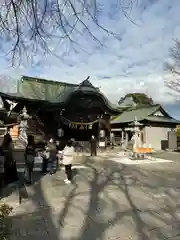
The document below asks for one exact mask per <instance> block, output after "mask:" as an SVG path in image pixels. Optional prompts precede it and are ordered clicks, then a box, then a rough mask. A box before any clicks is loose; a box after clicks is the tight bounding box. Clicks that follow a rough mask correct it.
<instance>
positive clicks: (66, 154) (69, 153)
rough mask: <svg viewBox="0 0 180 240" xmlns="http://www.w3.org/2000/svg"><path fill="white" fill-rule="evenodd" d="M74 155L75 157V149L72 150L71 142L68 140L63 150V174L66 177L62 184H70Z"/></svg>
mask: <svg viewBox="0 0 180 240" xmlns="http://www.w3.org/2000/svg"><path fill="white" fill-rule="evenodd" d="M74 155H75V149H74V145H73V141H72V140H69V141H68V142H67V145H66V146H65V148H64V150H63V164H64V167H65V173H66V177H67V178H66V179H65V180H64V182H65V183H66V184H69V183H71V182H72V163H73V160H74Z"/></svg>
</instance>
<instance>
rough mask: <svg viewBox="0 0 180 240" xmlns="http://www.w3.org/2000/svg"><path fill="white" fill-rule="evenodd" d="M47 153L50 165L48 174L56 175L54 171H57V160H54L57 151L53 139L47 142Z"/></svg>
mask: <svg viewBox="0 0 180 240" xmlns="http://www.w3.org/2000/svg"><path fill="white" fill-rule="evenodd" d="M47 151H49V162H50V164H51V167H50V174H54V173H56V170H57V158H56V157H57V156H56V155H57V150H56V144H55V142H54V140H53V138H51V139H50V140H49V143H48V146H47Z"/></svg>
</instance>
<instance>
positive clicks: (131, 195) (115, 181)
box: [11, 158, 180, 240]
mask: <svg viewBox="0 0 180 240" xmlns="http://www.w3.org/2000/svg"><path fill="white" fill-rule="evenodd" d="M84 162H86V163H85V165H86V166H87V168H86V169H78V171H77V175H76V176H75V179H74V184H73V185H72V186H64V184H63V182H62V181H61V179H59V178H57V179H56V178H54V180H53V181H52V182H53V184H54V185H53V186H54V187H55V186H56V187H58V188H55V191H59V193H58V194H59V195H58V197H56V201H55V203H56V204H55V206H54V207H52V205H51V204H50V203H49V202H48V200H47V196H45V191H44V188H43V186H42V181H37V182H36V183H35V184H34V186H33V191H34V195H32V196H31V201H32V202H33V204H34V206H35V207H36V211H34V212H31V213H29V214H21V215H18V216H13V217H12V219H11V220H12V223H13V225H12V239H13V240H16V239H19V240H21V238H22V237H23V239H34V240H35V239H40V237H43V238H44V240H50V239H52V240H59V239H61V240H63V239H71V240H90V239H91V240H92V239H93V240H95V239H98V240H106V239H110V238H111V239H118V238H119V239H135V240H148V239H149V240H150V239H152V240H156V239H171V240H172V239H174V240H175V239H180V235H179V234H180V231H179V229H180V221H179V219H180V218H179V215H178V212H179V213H180V200H179V196H180V195H179V193H180V187H179V184H178V183H179V181H180V175H179V172H178V170H177V171H174V172H168V173H167V172H164V171H163V169H162V170H156V169H154V170H152V169H151V170H148V169H143V168H142V167H141V168H139V167H138V166H127V167H126V166H124V165H122V164H118V163H115V162H112V161H108V160H106V162H104V163H100V162H99V163H95V162H94V161H91V160H90V159H89V158H87V159H86V161H84ZM82 186H84V187H82ZM51 190H53V189H51ZM54 194H55V193H54ZM51 198H53V195H52V196H51ZM49 199H50V198H49ZM85 199H86V200H85ZM17 229H19V230H17ZM128 237H129V238H128ZM130 237H131V238H130Z"/></svg>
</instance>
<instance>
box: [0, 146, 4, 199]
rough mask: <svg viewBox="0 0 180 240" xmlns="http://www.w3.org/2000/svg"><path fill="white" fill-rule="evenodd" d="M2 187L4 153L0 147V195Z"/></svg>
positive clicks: (0, 194)
mask: <svg viewBox="0 0 180 240" xmlns="http://www.w3.org/2000/svg"><path fill="white" fill-rule="evenodd" d="M3 187H4V154H3V151H2V147H0V197H2V191H3Z"/></svg>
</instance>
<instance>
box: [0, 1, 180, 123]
mask: <svg viewBox="0 0 180 240" xmlns="http://www.w3.org/2000/svg"><path fill="white" fill-rule="evenodd" d="M128 1H129V0H124V1H123V2H124V4H128ZM98 2H99V4H100V3H101V11H100V12H99V13H98V18H99V21H100V23H101V25H102V26H104V27H105V28H107V29H108V30H109V31H112V32H114V33H117V36H118V37H114V36H112V35H108V34H106V33H105V32H103V31H102V30H101V29H99V28H98V27H97V26H95V25H94V24H92V23H91V21H89V20H88V19H87V18H85V19H84V21H85V22H86V24H87V26H88V28H89V29H90V30H91V32H92V33H93V34H94V35H95V36H96V37H97V38H98V39H99V40H100V42H101V43H102V46H101V45H100V44H98V43H97V42H96V41H94V40H93V39H92V37H90V36H87V34H84V35H83V36H82V35H80V34H78V33H77V32H75V33H74V35H73V36H72V37H73V39H74V40H75V41H77V42H78V44H79V45H80V46H81V49H79V47H78V45H75V50H74V49H72V48H71V47H70V45H69V44H68V43H67V42H63V43H62V44H61V45H59V46H58V47H57V42H56V40H54V41H52V42H51V43H50V48H51V49H55V53H56V55H58V57H57V56H54V55H48V56H46V57H44V55H43V53H42V52H41V51H39V53H37V54H36V56H35V57H34V59H33V62H32V64H31V65H29V64H28V65H24V64H23V65H21V66H18V67H16V68H11V67H10V62H9V61H8V59H7V58H6V57H4V56H3V55H1V56H2V57H1V58H0V68H1V75H2V76H6V78H5V79H9V78H8V76H10V77H11V78H12V79H18V78H19V77H20V76H21V75H29V76H33V77H35V76H37V77H42V78H47V79H52V80H56V81H66V82H71V83H79V82H81V81H83V80H84V79H85V78H87V76H90V81H91V82H92V83H93V84H94V85H95V86H97V87H100V89H101V91H102V92H103V93H104V94H105V95H107V97H108V98H109V99H110V100H111V101H112V102H113V103H116V102H117V101H118V100H119V99H120V97H122V96H124V95H125V94H126V93H129V92H144V93H146V94H147V95H149V96H150V97H152V98H153V99H154V101H155V102H157V103H161V104H162V105H163V106H165V108H166V109H168V112H169V113H170V114H172V115H173V116H174V117H176V118H178V119H180V108H178V103H177V102H176V101H175V98H174V97H173V96H172V94H169V89H167V88H166V86H165V84H164V79H165V78H166V75H165V72H164V62H165V61H166V60H168V59H169V48H170V47H171V46H172V45H173V39H175V38H180V18H179V9H180V1H179V0H173V1H170V0H138V1H137V2H136V3H135V4H134V5H133V7H132V9H131V11H130V9H129V10H128V11H127V12H126V14H127V16H125V14H124V13H123V11H121V10H118V9H117V6H116V4H115V3H116V2H117V0H116V1H115V0H112V1H109V0H99V1H98ZM78 28H79V29H78V30H79V31H80V32H81V31H83V29H82V26H78ZM55 46H56V48H55ZM8 82H11V84H10V85H13V83H12V81H10V80H8ZM2 83H3V84H5V85H7V84H6V83H5V81H2ZM8 84H9V83H8Z"/></svg>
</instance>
